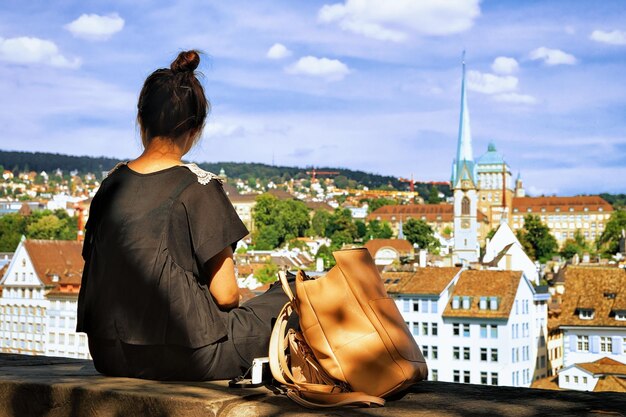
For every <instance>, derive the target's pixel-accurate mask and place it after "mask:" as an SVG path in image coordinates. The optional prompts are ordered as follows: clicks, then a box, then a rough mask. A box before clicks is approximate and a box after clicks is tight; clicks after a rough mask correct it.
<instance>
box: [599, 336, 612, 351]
mask: <svg viewBox="0 0 626 417" xmlns="http://www.w3.org/2000/svg"><path fill="white" fill-rule="evenodd" d="M600 351H601V352H609V353H611V352H613V341H612V340H611V338H610V337H605V336H602V337H600Z"/></svg>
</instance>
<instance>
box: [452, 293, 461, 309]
mask: <svg viewBox="0 0 626 417" xmlns="http://www.w3.org/2000/svg"><path fill="white" fill-rule="evenodd" d="M459 307H460V297H459V296H457V295H455V296H454V297H452V309H453V310H458V309H459Z"/></svg>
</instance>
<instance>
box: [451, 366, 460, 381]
mask: <svg viewBox="0 0 626 417" xmlns="http://www.w3.org/2000/svg"><path fill="white" fill-rule="evenodd" d="M452 380H453V381H454V382H461V371H459V370H458V369H455V370H454V371H453V372H452Z"/></svg>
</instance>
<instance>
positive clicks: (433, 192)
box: [428, 185, 441, 204]
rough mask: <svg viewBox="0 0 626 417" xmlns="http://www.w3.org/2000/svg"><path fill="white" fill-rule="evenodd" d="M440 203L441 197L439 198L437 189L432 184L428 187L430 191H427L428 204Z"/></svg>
mask: <svg viewBox="0 0 626 417" xmlns="http://www.w3.org/2000/svg"><path fill="white" fill-rule="evenodd" d="M439 203H441V198H439V190H438V189H437V187H435V186H434V185H433V186H432V187H431V188H430V192H429V193H428V204H439Z"/></svg>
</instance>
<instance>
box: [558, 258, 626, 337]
mask: <svg viewBox="0 0 626 417" xmlns="http://www.w3.org/2000/svg"><path fill="white" fill-rule="evenodd" d="M561 274H562V276H563V279H564V280H565V293H564V294H563V296H562V300H563V301H562V303H561V314H560V315H559V318H558V322H559V324H560V325H561V326H623V325H624V322H620V321H616V319H615V311H623V310H626V270H624V269H621V268H610V267H606V268H599V267H594V268H589V267H583V266H571V265H569V266H567V267H566V268H565V269H563V270H562V271H561ZM581 309H588V310H592V317H591V318H580V314H579V313H580V310H581Z"/></svg>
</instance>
